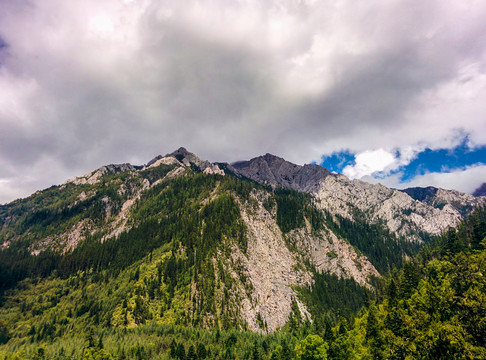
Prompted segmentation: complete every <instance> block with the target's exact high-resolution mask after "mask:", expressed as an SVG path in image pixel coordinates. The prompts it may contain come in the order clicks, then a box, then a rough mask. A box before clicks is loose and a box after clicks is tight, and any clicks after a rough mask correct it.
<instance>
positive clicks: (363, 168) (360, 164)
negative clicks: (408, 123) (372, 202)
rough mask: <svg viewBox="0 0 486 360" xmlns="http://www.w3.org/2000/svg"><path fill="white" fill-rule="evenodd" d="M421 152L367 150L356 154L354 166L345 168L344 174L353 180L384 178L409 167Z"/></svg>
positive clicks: (411, 149)
mask: <svg viewBox="0 0 486 360" xmlns="http://www.w3.org/2000/svg"><path fill="white" fill-rule="evenodd" d="M420 152H421V149H420V148H419V147H415V148H414V147H411V146H408V147H404V148H402V149H400V150H394V151H388V150H384V149H381V148H380V149H377V150H367V151H363V152H360V153H358V154H356V156H355V159H354V164H352V165H347V166H346V167H344V169H343V171H342V173H343V174H344V175H346V176H347V177H349V178H351V179H360V178H363V177H365V176H373V177H376V178H383V177H386V176H389V175H390V174H391V173H393V172H395V171H397V170H398V169H400V168H402V167H404V166H407V165H408V164H410V162H411V161H412V160H414V159H415V158H416V157H417V155H418V154H419V153H420Z"/></svg>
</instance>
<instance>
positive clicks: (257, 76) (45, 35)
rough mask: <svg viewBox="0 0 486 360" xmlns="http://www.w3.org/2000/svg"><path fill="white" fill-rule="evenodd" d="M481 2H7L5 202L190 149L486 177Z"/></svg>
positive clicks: (1, 107)
mask: <svg viewBox="0 0 486 360" xmlns="http://www.w3.org/2000/svg"><path fill="white" fill-rule="evenodd" d="M485 34H486V2H485V1H474V0H461V1H457V0H426V1H424V0H400V1H398V0H367V1H341V0H336V1H326V0H321V1H311V0H309V1H297V0H288V1H285V0H281V1H271V0H267V1H252V0H244V1H243V0H241V1H239V0H235V1H227V0H206V1H184V0H174V1H151V0H131V1H129V0H104V1H98V0H83V1H78V0H70V1H64V0H0V203H6V202H9V201H12V200H14V199H16V198H19V197H25V196H27V195H29V194H30V193H32V192H34V191H36V190H39V189H43V188H46V187H49V186H51V185H53V184H61V183H63V182H64V181H65V180H66V179H68V178H72V177H74V176H80V175H82V174H85V173H88V172H90V171H91V170H93V169H96V168H98V167H100V166H103V165H105V164H110V163H124V162H130V163H132V164H145V163H147V162H148V161H149V160H150V159H152V158H153V157H155V156H156V155H158V154H162V155H163V154H166V153H169V152H172V151H173V150H175V149H177V148H179V147H180V146H184V147H186V148H187V149H188V150H190V151H192V152H194V153H196V154H198V155H199V156H200V157H201V158H203V159H208V160H210V161H228V162H233V161H237V160H242V159H250V158H252V157H255V156H258V155H262V154H265V153H267V152H268V153H272V154H275V155H278V156H281V157H284V158H285V159H287V160H289V161H292V162H295V163H298V164H304V163H311V162H313V163H318V164H323V165H324V166H326V167H329V168H330V170H332V171H336V172H341V173H343V174H345V175H346V176H348V177H350V178H353V179H362V180H365V181H370V182H374V183H377V182H380V183H383V184H384V185H386V186H390V187H396V188H404V187H409V186H428V185H432V186H437V187H443V188H448V189H457V190H460V191H464V192H472V191H474V189H475V188H477V187H478V186H479V185H480V184H481V183H482V182H485V181H486V157H485V155H486V41H485V39H484V35H485Z"/></svg>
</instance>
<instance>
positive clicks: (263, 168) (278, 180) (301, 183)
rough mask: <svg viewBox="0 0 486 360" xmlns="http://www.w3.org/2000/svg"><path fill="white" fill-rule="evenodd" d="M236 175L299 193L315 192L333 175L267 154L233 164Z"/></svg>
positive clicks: (319, 167)
mask: <svg viewBox="0 0 486 360" xmlns="http://www.w3.org/2000/svg"><path fill="white" fill-rule="evenodd" d="M232 168H234V169H235V170H236V171H235V172H236V173H239V174H241V175H243V176H245V177H246V178H248V179H251V180H253V181H256V182H257V183H260V184H269V185H271V186H272V187H275V186H277V185H280V186H282V187H285V188H290V189H293V190H297V191H304V192H314V191H316V190H317V189H318V188H319V184H320V183H321V181H322V180H324V179H325V178H326V177H327V176H329V175H330V174H331V173H330V172H329V170H327V169H325V168H323V167H322V166H319V165H315V164H306V165H304V166H299V165H296V164H292V163H291V162H288V161H285V160H284V159H282V158H279V157H277V156H274V155H271V154H266V155H264V156H259V157H256V158H254V159H251V160H249V161H239V162H236V163H233V164H232Z"/></svg>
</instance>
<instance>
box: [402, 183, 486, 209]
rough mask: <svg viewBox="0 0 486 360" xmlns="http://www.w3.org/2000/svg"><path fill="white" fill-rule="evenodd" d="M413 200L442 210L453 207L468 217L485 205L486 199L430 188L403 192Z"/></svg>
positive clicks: (411, 189)
mask: <svg viewBox="0 0 486 360" xmlns="http://www.w3.org/2000/svg"><path fill="white" fill-rule="evenodd" d="M401 191H403V192H404V193H406V194H408V195H410V196H411V197H412V198H413V199H415V200H418V201H420V202H423V203H424V204H427V205H431V206H433V207H435V208H438V209H442V208H444V206H446V205H450V206H452V207H453V208H454V209H455V210H457V211H458V212H459V213H460V214H461V215H462V216H465V215H467V214H468V213H469V212H470V211H471V210H473V209H474V208H475V207H476V206H479V205H481V204H483V202H484V199H480V198H479V199H478V197H477V195H470V194H466V193H462V192H459V191H456V190H445V189H440V188H436V187H433V186H429V187H426V188H420V187H415V188H408V189H405V190H401Z"/></svg>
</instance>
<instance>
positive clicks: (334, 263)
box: [233, 191, 379, 332]
mask: <svg viewBox="0 0 486 360" xmlns="http://www.w3.org/2000/svg"><path fill="white" fill-rule="evenodd" d="M267 195H268V194H266V193H265V192H263V191H254V192H253V193H252V195H251V196H252V201H251V202H250V203H246V204H242V205H241V206H240V207H241V215H242V219H243V221H244V222H245V224H246V226H247V229H248V234H247V235H248V250H247V253H246V254H243V253H241V251H239V250H238V249H236V250H235V251H234V253H233V256H234V257H235V258H236V259H237V261H238V262H239V263H241V264H242V266H243V268H244V269H245V273H246V274H247V276H248V279H249V281H250V282H251V285H252V286H251V293H250V295H249V296H248V294H244V293H243V291H240V292H241V294H240V298H242V301H241V309H240V313H241V314H242V316H243V320H244V322H245V323H246V324H247V325H248V327H249V329H251V330H253V331H268V332H272V331H274V330H276V329H278V328H280V327H282V326H284V325H285V324H286V322H287V321H288V319H289V316H290V314H291V307H292V302H293V301H295V302H296V303H297V305H298V307H299V309H300V312H301V316H302V318H304V319H305V318H308V319H309V320H311V317H310V314H309V312H308V311H307V309H306V307H305V305H304V304H303V303H301V302H300V301H299V299H298V296H297V294H296V292H295V291H294V290H293V289H292V286H305V287H308V286H310V285H311V284H312V283H313V277H312V273H311V272H310V270H309V269H307V268H306V267H305V266H304V265H303V264H304V263H305V260H309V262H310V263H311V264H313V265H314V266H315V269H316V270H317V271H320V272H329V273H331V274H337V275H338V276H339V277H344V278H354V279H355V280H356V281H357V282H358V283H360V284H362V285H365V286H366V285H368V281H369V279H370V276H373V275H374V276H377V275H379V274H378V272H377V271H376V269H375V268H374V267H373V265H372V264H371V263H370V262H369V261H368V260H367V258H366V257H365V256H363V255H358V254H356V252H355V250H354V248H353V247H352V246H350V245H349V243H347V242H346V241H344V240H342V239H338V238H337V237H336V236H335V235H334V234H333V233H331V232H330V231H323V232H322V233H321V234H320V235H319V236H315V235H312V234H311V232H310V229H307V228H306V229H297V230H293V231H291V232H290V233H288V234H286V235H283V234H282V232H281V231H280V228H279V227H278V225H277V223H276V220H275V214H274V213H270V212H269V211H268V210H267V209H265V207H264V206H263V201H264V200H265V198H266V196H267ZM288 242H291V243H293V244H295V245H296V246H297V248H298V249H299V251H297V252H296V251H291V250H290V249H289V247H288ZM258 317H260V318H261V319H262V320H263V322H264V323H265V324H266V328H265V329H262V328H261V327H260V324H259V323H258V321H257V318H258Z"/></svg>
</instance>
